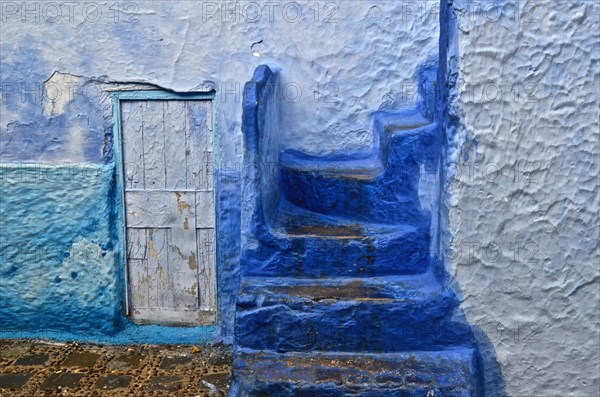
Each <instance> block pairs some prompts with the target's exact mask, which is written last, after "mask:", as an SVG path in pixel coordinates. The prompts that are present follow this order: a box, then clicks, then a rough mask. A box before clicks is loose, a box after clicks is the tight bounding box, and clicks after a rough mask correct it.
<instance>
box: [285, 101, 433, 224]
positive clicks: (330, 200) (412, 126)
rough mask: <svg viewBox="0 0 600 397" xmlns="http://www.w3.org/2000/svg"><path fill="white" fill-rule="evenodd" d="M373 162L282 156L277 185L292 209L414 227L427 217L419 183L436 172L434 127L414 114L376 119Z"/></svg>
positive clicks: (292, 154)
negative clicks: (426, 173)
mask: <svg viewBox="0 0 600 397" xmlns="http://www.w3.org/2000/svg"><path fill="white" fill-rule="evenodd" d="M374 120H375V121H374V134H375V147H374V149H373V154H372V155H371V156H367V157H362V158H359V159H357V158H355V157H352V156H333V157H318V156H310V155H306V154H303V153H300V152H297V151H292V150H288V151H284V152H282V153H281V155H280V162H281V171H280V184H281V191H282V192H283V195H284V197H285V198H286V199H287V200H288V201H290V202H291V203H293V204H295V205H297V206H299V207H302V208H305V209H308V210H310V211H315V212H318V213H322V214H327V215H333V216H342V217H347V218H352V219H357V220H363V221H370V222H385V223H412V224H418V223H420V221H421V219H423V218H426V217H427V214H426V213H425V212H424V210H423V209H422V205H421V203H420V201H419V183H420V181H421V179H422V177H423V175H421V174H422V173H425V172H432V170H435V169H436V167H437V161H438V153H439V142H438V140H437V137H438V135H439V131H438V126H437V124H436V123H431V122H430V121H428V120H427V119H425V118H423V117H422V116H421V115H420V114H419V113H418V112H405V113H398V114H390V113H377V114H376V115H375V117H374Z"/></svg>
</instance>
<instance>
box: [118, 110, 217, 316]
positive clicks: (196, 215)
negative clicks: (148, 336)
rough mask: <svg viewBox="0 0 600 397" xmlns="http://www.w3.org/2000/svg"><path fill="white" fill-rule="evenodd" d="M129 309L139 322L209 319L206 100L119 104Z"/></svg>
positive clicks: (212, 285)
mask: <svg viewBox="0 0 600 397" xmlns="http://www.w3.org/2000/svg"><path fill="white" fill-rule="evenodd" d="M120 108H121V131H122V140H123V173H124V175H123V179H124V181H123V185H124V198H125V211H126V250H127V271H128V293H129V299H128V304H129V312H130V315H131V317H132V319H133V320H134V321H136V322H139V323H159V324H172V325H199V324H210V323H213V322H214V321H215V314H216V274H215V273H216V269H215V268H216V266H215V246H216V245H215V201H214V188H213V172H212V171H213V164H214V157H213V131H212V101H210V100H126V101H121V104H120Z"/></svg>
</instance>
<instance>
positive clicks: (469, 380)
mask: <svg viewBox="0 0 600 397" xmlns="http://www.w3.org/2000/svg"><path fill="white" fill-rule="evenodd" d="M233 372H234V379H233V384H232V386H231V392H230V396H231V397H242V396H243V397H334V396H335V397H337V396H361V397H396V396H398V397H400V396H401V397H441V396H442V397H468V396H478V395H480V394H478V385H477V383H476V379H478V377H477V359H476V354H475V351H474V350H473V349H471V348H447V349H444V350H439V351H426V352H423V351H410V352H402V353H384V354H365V353H330V352H311V353H301V354H300V353H286V354H277V353H273V352H268V351H256V350H249V349H238V350H237V351H236V352H235V355H234V369H233Z"/></svg>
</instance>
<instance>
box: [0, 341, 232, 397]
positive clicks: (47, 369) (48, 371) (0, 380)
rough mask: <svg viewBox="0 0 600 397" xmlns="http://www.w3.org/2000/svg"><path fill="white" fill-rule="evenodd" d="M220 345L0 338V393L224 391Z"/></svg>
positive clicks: (179, 396)
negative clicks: (141, 344)
mask: <svg viewBox="0 0 600 397" xmlns="http://www.w3.org/2000/svg"><path fill="white" fill-rule="evenodd" d="M230 377H231V352H230V351H228V350H227V349H225V348H223V347H221V346H192V347H190V346H172V345H164V346H148V345H143V346H98V345H89V344H75V343H44V342H35V341H22V340H19V341H13V340H5V339H3V340H0V396H3V397H4V396H28V397H29V396H82V397H88V396H89V397H92V396H110V397H113V396H169V397H171V396H176V397H183V396H203V397H204V396H210V397H217V396H226V395H227V390H228V387H229V382H230Z"/></svg>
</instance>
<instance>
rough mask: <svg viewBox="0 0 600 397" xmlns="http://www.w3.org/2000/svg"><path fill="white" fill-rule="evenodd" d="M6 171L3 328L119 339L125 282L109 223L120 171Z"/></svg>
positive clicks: (1, 190)
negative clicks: (114, 182)
mask: <svg viewBox="0 0 600 397" xmlns="http://www.w3.org/2000/svg"><path fill="white" fill-rule="evenodd" d="M0 171H1V172H2V174H1V175H2V181H1V182H2V183H1V184H0V194H1V199H0V219H1V220H2V227H1V228H0V241H1V243H2V251H1V254H2V261H1V263H0V269H1V270H0V271H1V279H0V280H1V281H0V286H1V289H0V318H1V319H2V329H3V330H20V329H39V330H43V331H46V330H52V329H57V330H62V331H66V332H75V333H76V332H83V333H97V332H98V331H99V332H101V333H114V331H115V328H116V325H117V324H118V322H119V310H120V299H119V283H120V279H119V276H118V272H117V268H116V266H115V258H114V255H115V254H114V252H115V251H114V246H113V245H114V236H113V235H112V234H111V227H110V224H109V217H108V216H107V214H108V213H110V211H111V210H110V208H111V204H110V201H111V198H110V195H109V192H108V191H109V189H110V186H111V182H112V179H113V167H112V166H106V165H99V166H96V165H81V164H77V165H76V164H71V165H63V166H40V165H36V164H33V165H29V166H22V165H3V166H2V167H1V168H0ZM57 184H60V185H61V186H62V187H63V189H64V190H63V189H56V186H57Z"/></svg>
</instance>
